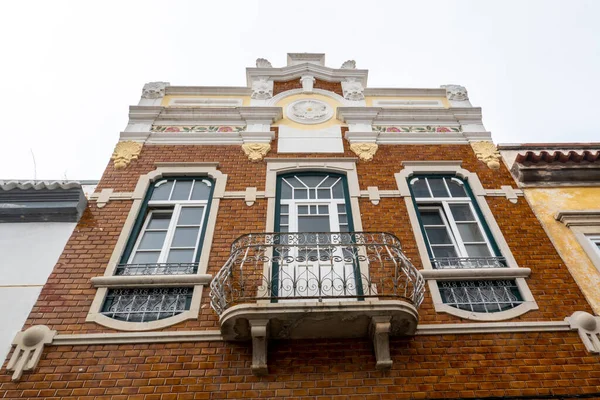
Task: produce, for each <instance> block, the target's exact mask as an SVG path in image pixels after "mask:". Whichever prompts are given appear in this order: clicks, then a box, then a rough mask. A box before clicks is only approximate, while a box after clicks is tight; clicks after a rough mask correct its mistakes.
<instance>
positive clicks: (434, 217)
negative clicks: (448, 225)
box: [420, 210, 444, 225]
mask: <svg viewBox="0 0 600 400" xmlns="http://www.w3.org/2000/svg"><path fill="white" fill-rule="evenodd" d="M420 213H421V221H422V222H423V225H444V220H442V217H441V216H440V213H439V211H437V210H436V211H420Z"/></svg>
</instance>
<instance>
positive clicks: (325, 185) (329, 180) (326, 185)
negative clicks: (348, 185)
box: [319, 176, 340, 188]
mask: <svg viewBox="0 0 600 400" xmlns="http://www.w3.org/2000/svg"><path fill="white" fill-rule="evenodd" d="M338 179H340V178H337V177H333V176H330V177H328V178H327V179H325V182H323V183H321V186H319V187H322V188H330V187H331V186H333V184H334V183H335V182H336V181H337V180H338Z"/></svg>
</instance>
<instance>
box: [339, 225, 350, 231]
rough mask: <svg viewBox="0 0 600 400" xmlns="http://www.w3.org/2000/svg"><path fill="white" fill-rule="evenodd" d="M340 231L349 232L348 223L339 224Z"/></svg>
mask: <svg viewBox="0 0 600 400" xmlns="http://www.w3.org/2000/svg"><path fill="white" fill-rule="evenodd" d="M340 232H349V228H348V225H340Z"/></svg>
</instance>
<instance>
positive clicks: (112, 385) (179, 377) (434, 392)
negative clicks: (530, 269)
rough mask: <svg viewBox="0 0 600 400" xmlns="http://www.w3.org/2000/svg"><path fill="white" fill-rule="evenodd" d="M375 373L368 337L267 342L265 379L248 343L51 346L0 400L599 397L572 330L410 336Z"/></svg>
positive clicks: (589, 358)
mask: <svg viewBox="0 0 600 400" xmlns="http://www.w3.org/2000/svg"><path fill="white" fill-rule="evenodd" d="M390 351H391V356H392V359H393V360H394V365H393V367H392V369H391V370H390V371H377V370H376V369H375V359H374V356H373V351H372V344H371V343H370V342H369V341H368V340H366V339H365V340H363V339H360V340H348V339H346V340H320V341H316V340H295V341H274V342H271V344H270V349H269V372H270V373H269V375H267V376H264V377H257V376H254V375H252V374H251V371H250V364H251V358H252V355H251V347H250V344H249V343H224V342H212V343H211V342H197V343H168V344H135V345H102V346H100V345H94V346H53V347H49V348H47V349H46V351H45V355H44V357H43V358H42V360H41V361H40V363H39V365H38V367H37V369H36V371H34V372H33V373H27V372H26V373H25V374H24V375H23V377H22V378H21V381H20V382H17V383H13V382H11V381H10V374H9V373H7V372H6V371H2V373H1V374H0V398H10V399H13V398H57V399H58V398H60V399H95V400H98V399H121V398H122V399H130V400H131V399H140V400H150V399H159V400H162V399H226V398H233V399H238V398H282V397H285V398H295V399H345V398H350V399H352V398H353V399H381V400H383V399H442V398H457V397H464V398H483V397H486V396H534V395H541V396H550V395H564V394H579V395H583V394H586V393H587V394H589V393H599V392H600V364H599V363H598V360H597V356H593V355H590V354H589V353H587V351H586V350H585V349H584V348H583V345H582V344H581V341H580V340H579V337H578V336H577V333H576V332H561V333H550V332H546V333H511V334H493V335H492V334H487V335H486V334H476V335H445V336H417V337H414V338H397V339H393V340H392V341H391V343H390Z"/></svg>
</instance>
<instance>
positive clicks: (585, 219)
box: [554, 210, 600, 227]
mask: <svg viewBox="0 0 600 400" xmlns="http://www.w3.org/2000/svg"><path fill="white" fill-rule="evenodd" d="M554 219H556V220H557V221H560V222H562V223H563V224H565V226H567V227H572V226H600V210H568V211H559V212H557V213H556V215H555V217H554Z"/></svg>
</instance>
